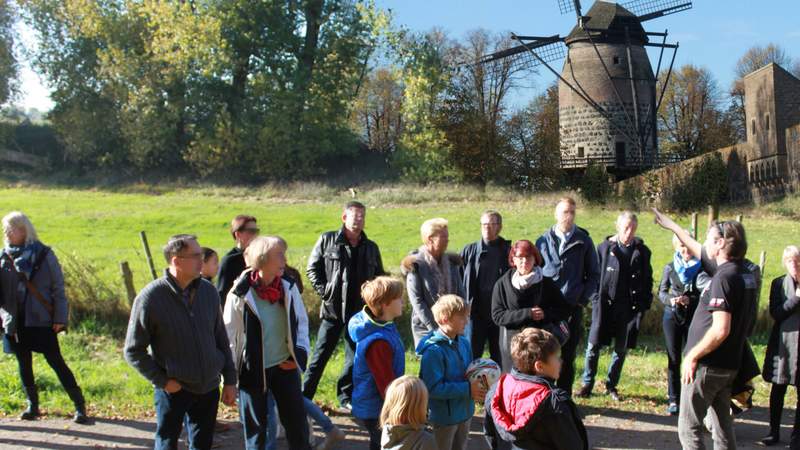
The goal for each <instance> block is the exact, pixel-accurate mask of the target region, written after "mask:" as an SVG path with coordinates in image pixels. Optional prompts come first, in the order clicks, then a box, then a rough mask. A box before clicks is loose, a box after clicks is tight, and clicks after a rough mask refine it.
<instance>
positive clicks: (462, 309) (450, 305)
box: [431, 294, 469, 325]
mask: <svg viewBox="0 0 800 450" xmlns="http://www.w3.org/2000/svg"><path fill="white" fill-rule="evenodd" d="M431 312H433V318H434V319H435V320H436V323H438V324H439V325H441V324H443V323H444V322H446V321H448V320H450V318H451V317H453V316H455V315H456V314H468V313H469V305H467V302H465V301H464V299H463V298H461V297H459V296H457V295H453V294H448V295H443V296H441V297H439V300H436V303H434V304H433V307H431Z"/></svg>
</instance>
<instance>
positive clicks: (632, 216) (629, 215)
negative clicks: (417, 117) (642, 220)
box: [617, 211, 639, 226]
mask: <svg viewBox="0 0 800 450" xmlns="http://www.w3.org/2000/svg"><path fill="white" fill-rule="evenodd" d="M628 221H631V222H633V223H635V224H637V225H638V224H639V218H638V217H636V213H634V212H633V211H622V212H621V213H619V216H617V226H619V225H622V224H623V223H625V222H628Z"/></svg>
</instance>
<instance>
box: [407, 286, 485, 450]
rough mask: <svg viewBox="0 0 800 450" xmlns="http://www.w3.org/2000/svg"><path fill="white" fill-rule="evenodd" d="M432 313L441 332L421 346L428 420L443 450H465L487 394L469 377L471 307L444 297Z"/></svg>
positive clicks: (453, 296) (431, 335)
mask: <svg viewBox="0 0 800 450" xmlns="http://www.w3.org/2000/svg"><path fill="white" fill-rule="evenodd" d="M432 312H433V316H434V318H435V319H436V323H437V324H438V325H439V329H437V330H436V331H433V332H431V333H429V334H428V335H426V336H425V337H424V338H422V340H421V341H420V343H419V345H418V346H417V354H419V355H420V356H421V357H422V361H421V362H420V378H422V381H424V382H425V386H426V387H427V388H428V392H429V393H430V399H429V401H428V409H429V410H430V414H429V417H428V420H429V421H430V423H431V424H432V425H433V436H434V438H435V439H436V446H437V448H438V449H439V450H464V449H466V448H467V441H468V440H469V426H470V423H471V420H472V415H473V414H474V413H475V404H474V401H483V398H484V396H485V395H486V391H485V390H484V389H483V387H482V386H481V384H480V383H479V382H477V381H476V382H475V383H470V382H469V381H468V380H467V377H466V371H467V366H469V363H470V362H471V361H472V349H471V346H470V343H469V340H467V338H465V337H464V336H463V333H464V328H465V327H466V325H467V321H468V320H469V306H467V304H466V302H464V300H463V299H462V298H461V297H459V296H457V295H444V296H442V297H441V298H439V300H437V301H436V303H435V304H434V305H433V308H432Z"/></svg>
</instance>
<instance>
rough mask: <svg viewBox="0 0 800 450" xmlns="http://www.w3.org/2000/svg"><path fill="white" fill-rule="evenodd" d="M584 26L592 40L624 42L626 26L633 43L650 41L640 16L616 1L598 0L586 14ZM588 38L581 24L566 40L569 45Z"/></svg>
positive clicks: (640, 43)
mask: <svg viewBox="0 0 800 450" xmlns="http://www.w3.org/2000/svg"><path fill="white" fill-rule="evenodd" d="M584 26H585V27H586V28H587V29H588V30H589V31H588V32H589V33H590V35H591V38H592V40H594V41H596V42H604V43H608V42H610V43H620V44H624V43H625V42H626V39H625V28H626V27H627V28H628V34H629V36H630V40H631V44H634V45H643V44H646V43H647V42H648V38H647V34H646V33H645V31H644V28H643V27H642V22H641V21H640V20H639V18H638V17H637V16H636V15H635V14H633V13H632V12H630V11H628V10H627V9H625V8H623V7H622V6H620V5H619V4H617V3H614V2H608V1H604V0H597V1H596V2H595V3H594V5H592V7H591V8H590V9H589V11H587V12H586V14H585V15H584ZM586 40H589V36H587V32H586V31H584V30H583V29H582V28H581V27H580V26H579V25H575V27H574V28H573V29H572V32H570V34H569V36H567V38H566V40H565V41H566V43H567V45H569V44H572V43H573V42H578V41H586Z"/></svg>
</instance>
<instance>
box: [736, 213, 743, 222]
mask: <svg viewBox="0 0 800 450" xmlns="http://www.w3.org/2000/svg"><path fill="white" fill-rule="evenodd" d="M743 220H744V216H743V215H742V214H739V215H738V216H736V221H737V222H739V223H743V222H742V221H743Z"/></svg>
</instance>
